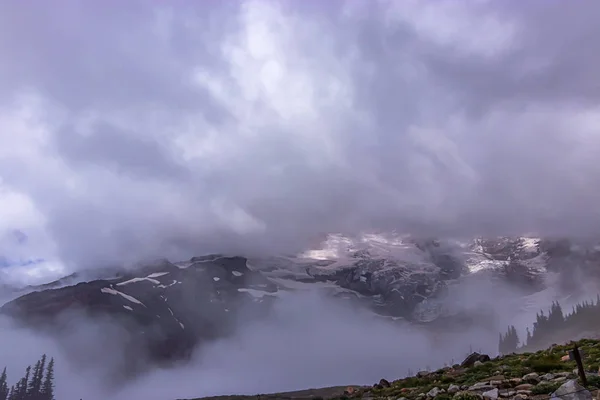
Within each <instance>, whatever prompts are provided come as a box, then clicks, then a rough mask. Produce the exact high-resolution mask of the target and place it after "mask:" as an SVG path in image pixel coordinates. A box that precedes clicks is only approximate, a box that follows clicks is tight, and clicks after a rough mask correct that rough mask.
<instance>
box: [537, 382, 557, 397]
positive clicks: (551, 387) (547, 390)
mask: <svg viewBox="0 0 600 400" xmlns="http://www.w3.org/2000/svg"><path fill="white" fill-rule="evenodd" d="M560 385H561V384H560V383H553V382H542V383H540V384H539V385H536V386H534V387H533V388H532V389H531V393H532V394H551V393H553V392H555V391H556V389H558V388H559V387H560Z"/></svg>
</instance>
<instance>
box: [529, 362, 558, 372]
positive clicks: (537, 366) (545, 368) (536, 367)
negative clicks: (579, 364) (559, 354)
mask: <svg viewBox="0 0 600 400" xmlns="http://www.w3.org/2000/svg"><path fill="white" fill-rule="evenodd" d="M530 368H531V369H532V370H533V371H534V372H537V373H538V374H545V373H548V372H552V371H556V370H560V369H562V365H561V364H560V363H559V362H556V361H543V360H540V361H534V362H532V363H531V365H530Z"/></svg>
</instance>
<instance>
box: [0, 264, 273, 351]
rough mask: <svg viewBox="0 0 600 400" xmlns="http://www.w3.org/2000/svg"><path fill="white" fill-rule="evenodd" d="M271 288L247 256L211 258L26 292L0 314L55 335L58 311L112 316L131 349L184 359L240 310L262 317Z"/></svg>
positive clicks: (223, 331) (229, 325) (222, 331)
mask: <svg viewBox="0 0 600 400" xmlns="http://www.w3.org/2000/svg"><path fill="white" fill-rule="evenodd" d="M253 290H254V291H256V293H258V294H259V295H260V297H258V296H257V295H256V294H254V296H253V293H252V291H253ZM275 292H277V286H276V285H274V284H273V283H272V282H270V281H269V280H267V279H266V278H265V277H264V276H263V275H262V274H260V273H258V272H254V271H251V270H249V269H248V267H247V266H246V259H244V258H241V257H221V256H212V257H203V258H194V259H192V260H191V261H190V262H189V263H187V264H186V265H183V266H182V265H179V266H178V265H175V264H172V263H168V262H163V263H162V264H160V265H153V266H150V267H147V268H142V269H141V270H140V271H138V272H137V273H136V274H135V275H133V274H130V275H125V276H123V277H120V278H114V279H109V280H94V281H91V282H82V283H78V284H76V285H74V286H66V287H62V288H58V289H47V290H42V291H38V292H32V293H29V294H26V295H24V296H21V297H19V298H17V299H15V300H13V301H11V302H9V303H7V304H5V305H4V306H3V307H2V308H0V313H2V314H5V315H9V316H11V317H13V318H14V319H16V320H17V321H19V322H20V323H21V324H24V325H26V326H31V327H36V328H38V329H39V328H42V329H49V330H50V331H54V332H57V331H58V332H60V330H61V329H62V328H66V327H65V326H61V324H60V319H59V316H60V315H61V314H62V313H64V312H69V311H76V312H82V313H84V314H86V315H87V316H91V317H97V316H110V317H111V318H112V319H113V320H114V321H116V322H118V323H119V324H121V325H122V326H125V327H126V328H127V331H128V332H129V334H130V341H131V342H132V343H135V344H136V349H140V348H142V349H145V350H147V353H148V354H147V355H148V356H149V357H150V358H151V359H153V360H155V361H158V362H169V361H174V360H179V359H182V358H186V357H187V356H188V355H189V354H190V352H191V350H192V349H193V348H194V346H196V345H197V344H198V343H201V342H202V341H206V340H212V339H216V338H219V337H223V336H225V335H227V334H229V333H231V332H232V329H233V324H234V322H236V321H237V318H238V317H239V315H238V314H239V312H240V311H241V310H242V309H243V315H244V316H245V317H247V318H256V317H259V316H261V315H264V314H265V312H266V311H267V310H268V307H269V305H270V303H271V302H272V301H273V297H272V296H269V294H271V293H275ZM57 322H58V323H57Z"/></svg>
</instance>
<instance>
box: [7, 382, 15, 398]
mask: <svg viewBox="0 0 600 400" xmlns="http://www.w3.org/2000/svg"><path fill="white" fill-rule="evenodd" d="M15 392H16V390H15V385H12V386H11V387H10V392H9V393H8V400H17V397H16V396H15Z"/></svg>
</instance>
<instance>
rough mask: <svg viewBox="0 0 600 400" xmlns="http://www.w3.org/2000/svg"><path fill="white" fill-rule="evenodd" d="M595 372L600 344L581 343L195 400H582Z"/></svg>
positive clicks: (596, 382)
mask: <svg viewBox="0 0 600 400" xmlns="http://www.w3.org/2000/svg"><path fill="white" fill-rule="evenodd" d="M573 344H577V345H578V346H579V348H580V349H581V350H582V352H583V353H584V354H585V356H584V359H583V362H584V367H585V369H586V371H587V372H586V376H587V380H588V387H587V389H585V388H583V387H581V386H579V382H578V377H577V369H576V364H575V362H574V361H570V360H568V356H567V354H568V351H569V350H571V349H572V348H573ZM599 366H600V341H599V340H592V339H583V340H580V341H579V342H576V343H571V344H568V345H554V346H552V347H550V348H548V349H546V350H541V351H538V352H536V353H523V354H511V355H507V356H503V357H497V358H494V359H491V360H487V357H486V356H485V355H478V354H477V353H474V354H472V355H470V356H469V357H467V358H466V359H465V361H464V362H463V363H462V364H461V365H459V364H456V365H453V366H448V367H444V368H441V369H439V370H437V371H420V372H418V373H417V374H416V375H414V376H410V377H407V378H402V379H398V380H395V381H393V382H388V381H386V380H385V379H382V380H381V381H380V382H378V383H375V384H374V385H373V386H371V387H361V386H348V387H332V388H323V389H307V390H304V391H297V392H289V393H272V394H260V395H253V396H219V397H204V398H198V399H195V400H199V399H204V400H207V399H211V400H212V399H215V400H217V399H220V400H234V399H235V400H250V399H262V400H266V399H269V400H291V399H349V398H357V399H359V398H361V399H406V400H413V399H414V400H421V399H422V400H426V399H430V400H450V399H456V400H477V399H488V400H496V399H498V398H505V399H512V400H525V399H536V400H538V399H539V400H541V399H548V398H551V397H552V394H555V398H561V399H571V400H581V399H591V396H594V397H596V396H597V395H598V391H599V389H600V377H599V376H598V367H599ZM557 391H558V392H557Z"/></svg>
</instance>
